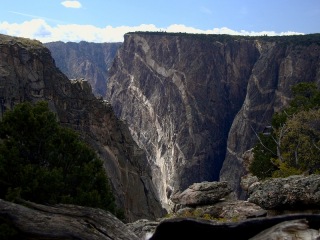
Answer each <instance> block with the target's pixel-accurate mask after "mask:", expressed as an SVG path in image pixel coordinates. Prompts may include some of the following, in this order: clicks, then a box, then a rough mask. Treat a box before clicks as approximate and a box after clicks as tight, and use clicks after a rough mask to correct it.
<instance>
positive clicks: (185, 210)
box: [171, 182, 267, 223]
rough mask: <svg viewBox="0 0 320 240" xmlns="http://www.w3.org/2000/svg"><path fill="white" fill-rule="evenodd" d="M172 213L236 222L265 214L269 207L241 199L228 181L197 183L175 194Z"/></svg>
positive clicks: (178, 215)
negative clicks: (238, 198)
mask: <svg viewBox="0 0 320 240" xmlns="http://www.w3.org/2000/svg"><path fill="white" fill-rule="evenodd" d="M171 199H172V201H173V203H174V207H173V210H172V212H171V214H172V217H175V218H177V217H189V218H190V217H193V218H199V219H210V220H212V221H216V222H218V223H219V222H220V221H224V222H234V221H240V220H245V219H248V218H254V217H262V216H266V215H267V211H266V210H264V209H263V208H261V207H260V206H258V205H256V204H254V203H251V202H248V201H242V200H237V199H236V195H235V193H234V192H232V190H231V188H230V187H229V185H228V183H227V182H202V183H194V184H193V185H191V186H189V187H188V188H187V189H186V190H185V191H183V192H182V193H177V194H175V195H174V196H173V197H172V198H171Z"/></svg>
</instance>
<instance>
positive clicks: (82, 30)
mask: <svg viewBox="0 0 320 240" xmlns="http://www.w3.org/2000/svg"><path fill="white" fill-rule="evenodd" d="M134 31H150V32H151V31H166V32H186V33H203V34H230V35H248V36H259V35H268V36H275V35H294V34H302V33H297V32H281V33H276V32H274V31H263V32H253V31H246V30H241V31H235V30H232V29H229V28H226V27H223V28H213V29H209V30H201V29H196V28H193V27H188V26H185V25H181V24H173V25H170V26H168V27H166V28H158V27H156V26H155V25H153V24H142V25H139V26H134V27H129V26H120V27H112V26H106V27H104V28H99V27H95V26H93V25H77V24H60V25H57V26H55V27H52V26H50V25H49V24H48V23H47V22H46V21H45V20H44V19H32V20H30V21H25V22H23V23H21V24H16V23H8V22H0V33H3V34H7V35H11V36H18V37H26V38H31V39H37V40H39V41H41V42H52V41H64V42H68V41H70V42H79V41H88V42H122V41H123V35H124V34H125V33H127V32H134Z"/></svg>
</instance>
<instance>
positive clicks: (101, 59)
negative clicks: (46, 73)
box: [45, 41, 121, 97]
mask: <svg viewBox="0 0 320 240" xmlns="http://www.w3.org/2000/svg"><path fill="white" fill-rule="evenodd" d="M45 46H46V47H47V48H49V50H50V51H51V53H52V57H53V58H54V59H55V63H56V65H57V67H58V68H59V69H60V70H61V71H62V72H63V73H64V74H65V75H67V77H68V78H70V79H78V78H84V79H86V80H88V82H89V83H90V85H91V87H92V91H93V93H94V94H95V95H96V96H98V95H100V96H102V97H104V96H105V94H106V89H107V79H108V77H109V74H108V69H109V68H110V67H111V64H112V61H113V59H114V57H115V55H116V52H117V50H118V48H119V47H120V46H121V43H89V42H83V41H82V42H79V43H73V42H67V43H64V42H51V43H46V44H45Z"/></svg>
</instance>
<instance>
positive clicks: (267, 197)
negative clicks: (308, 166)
mask: <svg viewBox="0 0 320 240" xmlns="http://www.w3.org/2000/svg"><path fill="white" fill-rule="evenodd" d="M249 194H250V196H249V198H248V201H249V202H252V203H255V204H257V205H259V206H261V207H262V208H264V209H280V210H283V209H312V208H319V206H320V175H310V176H303V175H296V176H290V177H288V178H273V179H270V180H266V181H264V182H260V183H256V184H253V185H252V186H251V187H250V188H249Z"/></svg>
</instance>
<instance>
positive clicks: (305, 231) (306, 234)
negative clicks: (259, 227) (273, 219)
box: [250, 219, 320, 240]
mask: <svg viewBox="0 0 320 240" xmlns="http://www.w3.org/2000/svg"><path fill="white" fill-rule="evenodd" d="M319 238H320V235H319V230H316V229H311V228H310V227H309V225H308V222H307V221H306V220H305V219H298V220H292V221H285V222H282V223H279V224H277V225H275V226H273V227H271V228H269V229H266V230H264V231H262V232H261V233H259V234H258V235H256V236H254V237H253V238H250V240H267V239H268V240H278V239H292V240H300V239H305V240H307V239H310V240H312V239H319Z"/></svg>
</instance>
